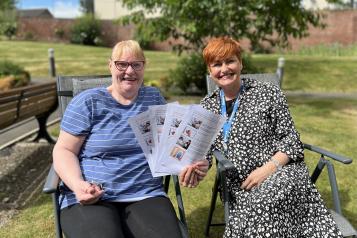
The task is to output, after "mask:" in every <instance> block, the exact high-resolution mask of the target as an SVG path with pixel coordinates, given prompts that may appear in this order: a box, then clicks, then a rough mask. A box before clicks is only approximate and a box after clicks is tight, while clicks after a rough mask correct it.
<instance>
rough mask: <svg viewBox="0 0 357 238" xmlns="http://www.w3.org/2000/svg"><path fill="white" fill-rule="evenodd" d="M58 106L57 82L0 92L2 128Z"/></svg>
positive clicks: (0, 123) (0, 127)
mask: <svg viewBox="0 0 357 238" xmlns="http://www.w3.org/2000/svg"><path fill="white" fill-rule="evenodd" d="M56 107H57V93H56V82H49V83H41V84H36V85H30V86H25V87H21V88H17V89H11V90H8V91H5V92H2V93H0V129H3V128H5V127H8V126H10V125H12V124H14V123H16V122H19V121H22V120H24V119H27V118H30V117H33V116H38V115H41V114H43V113H46V112H48V111H51V110H53V109H54V108H56Z"/></svg>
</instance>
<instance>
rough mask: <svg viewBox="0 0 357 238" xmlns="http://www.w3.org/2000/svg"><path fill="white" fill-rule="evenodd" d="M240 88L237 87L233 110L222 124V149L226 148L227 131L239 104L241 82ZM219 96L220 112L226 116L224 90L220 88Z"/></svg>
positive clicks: (241, 88) (241, 89)
mask: <svg viewBox="0 0 357 238" xmlns="http://www.w3.org/2000/svg"><path fill="white" fill-rule="evenodd" d="M240 85H241V86H240V88H239V92H238V95H237V99H236V101H235V102H234V106H233V111H232V113H231V116H230V117H229V119H228V120H227V121H226V122H225V123H224V124H223V127H222V129H223V147H224V150H227V141H228V137H229V132H230V130H231V127H232V124H233V120H234V116H235V114H236V112H237V111H238V108H239V104H240V101H239V94H240V93H241V92H242V91H243V84H242V82H241V84H240ZM219 96H220V97H221V114H222V115H223V116H227V109H226V100H225V98H224V92H223V90H222V89H221V90H220V92H219Z"/></svg>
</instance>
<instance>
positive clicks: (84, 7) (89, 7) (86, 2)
mask: <svg viewBox="0 0 357 238" xmlns="http://www.w3.org/2000/svg"><path fill="white" fill-rule="evenodd" d="M79 5H80V6H81V11H82V12H83V13H84V14H94V0H80V1H79Z"/></svg>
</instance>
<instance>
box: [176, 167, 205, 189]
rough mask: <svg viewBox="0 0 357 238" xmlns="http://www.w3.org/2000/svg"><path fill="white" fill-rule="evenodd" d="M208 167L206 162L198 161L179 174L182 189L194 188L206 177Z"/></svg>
mask: <svg viewBox="0 0 357 238" xmlns="http://www.w3.org/2000/svg"><path fill="white" fill-rule="evenodd" d="M208 166H209V163H208V160H200V161H197V162H196V163H194V164H192V165H189V166H187V167H186V168H184V169H183V170H182V171H181V173H180V176H179V177H180V184H181V185H182V186H184V187H190V188H194V187H196V186H197V185H198V184H199V182H200V181H201V180H203V178H204V177H205V176H206V175H207V171H208Z"/></svg>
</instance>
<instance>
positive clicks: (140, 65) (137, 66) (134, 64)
mask: <svg viewBox="0 0 357 238" xmlns="http://www.w3.org/2000/svg"><path fill="white" fill-rule="evenodd" d="M131 67H133V69H134V70H142V69H143V67H144V62H142V61H135V62H132V63H131Z"/></svg>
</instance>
